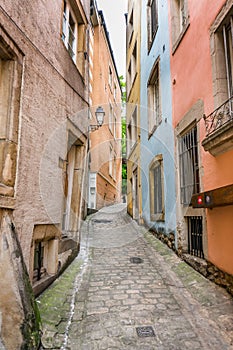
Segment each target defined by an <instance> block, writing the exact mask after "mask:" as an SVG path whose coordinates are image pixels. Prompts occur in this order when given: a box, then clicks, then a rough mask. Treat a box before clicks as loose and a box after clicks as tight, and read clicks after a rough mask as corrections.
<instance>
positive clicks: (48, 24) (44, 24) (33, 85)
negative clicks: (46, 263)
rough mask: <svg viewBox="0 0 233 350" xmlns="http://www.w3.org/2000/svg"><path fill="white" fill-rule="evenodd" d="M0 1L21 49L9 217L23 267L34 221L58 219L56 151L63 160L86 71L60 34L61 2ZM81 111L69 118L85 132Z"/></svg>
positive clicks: (83, 98)
mask: <svg viewBox="0 0 233 350" xmlns="http://www.w3.org/2000/svg"><path fill="white" fill-rule="evenodd" d="M1 6H2V7H1V9H0V21H1V24H2V26H3V28H4V29H5V30H6V31H7V34H8V35H9V37H10V38H11V40H12V41H13V42H15V43H16V45H17V47H18V48H19V49H20V51H21V52H22V54H23V63H22V65H23V78H22V84H21V100H20V101H18V103H19V104H20V121H19V134H18V135H19V145H18V146H19V147H18V148H19V149H18V168H17V175H16V192H17V194H16V206H15V211H14V221H15V223H16V227H17V231H18V232H19V238H20V242H21V245H22V250H23V254H24V257H25V262H26V265H27V267H29V262H30V251H31V240H32V232H33V228H34V225H35V224H51V223H55V224H58V225H59V224H60V223H61V219H62V215H61V213H62V210H63V205H64V198H63V197H64V196H63V188H62V170H61V169H60V168H59V167H58V163H59V156H60V157H61V158H62V159H66V153H67V148H68V145H67V144H68V133H67V117H70V118H72V117H73V116H74V115H77V112H79V111H81V110H83V109H84V110H85V109H87V89H86V86H85V81H86V76H85V75H82V74H81V73H80V72H79V71H78V69H77V67H76V66H75V64H74V62H73V61H72V59H71V57H70V56H69V53H68V51H67V49H66V48H65V46H64V43H63V41H62V39H61V25H62V6H63V5H62V1H56V2H46V3H45V2H44V1H39V2H37V4H36V6H35V4H34V3H33V2H31V1H29V0H22V1H16V3H15V2H14V4H13V3H12V2H9V1H3V2H2V4H1ZM84 63H85V62H84ZM82 73H83V72H82ZM86 116H87V113H86V114H85V116H84V117H83V115H82V116H77V117H76V119H75V120H74V123H75V124H76V132H77V134H78V130H79V134H80V135H82V133H84V134H85V133H86V126H87V118H86ZM80 130H81V132H80ZM80 135H79V136H80ZM76 136H77V135H76ZM77 137H78V136H77ZM84 142H86V141H85V139H84ZM48 160H49V161H48ZM46 178H47V179H48V180H49V181H48V183H47V184H46ZM41 182H43V183H42V184H41ZM43 185H44V186H43ZM48 193H50V194H51V197H52V200H51V201H50V202H49V203H48V201H47V199H48V197H49V196H47V194H48ZM53 205H54V207H53Z"/></svg>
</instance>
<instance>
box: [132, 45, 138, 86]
mask: <svg viewBox="0 0 233 350" xmlns="http://www.w3.org/2000/svg"><path fill="white" fill-rule="evenodd" d="M131 64H132V80H134V78H135V75H136V72H137V41H136V43H135V45H134V49H133V54H132V58H131Z"/></svg>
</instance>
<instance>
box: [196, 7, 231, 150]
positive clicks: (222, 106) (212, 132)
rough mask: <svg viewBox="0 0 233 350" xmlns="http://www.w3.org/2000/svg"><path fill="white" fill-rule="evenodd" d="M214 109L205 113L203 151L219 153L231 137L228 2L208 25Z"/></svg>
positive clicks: (225, 147) (229, 11)
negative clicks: (209, 28)
mask: <svg viewBox="0 0 233 350" xmlns="http://www.w3.org/2000/svg"><path fill="white" fill-rule="evenodd" d="M210 33H211V36H210V40H211V43H210V45H211V47H212V51H211V52H212V68H213V86H214V100H215V110H214V111H213V112H212V113H210V114H209V115H208V116H207V117H206V116H205V117H204V119H205V125H206V138H205V139H204V140H203V142H202V145H203V147H204V149H205V151H208V152H210V153H211V154H212V155H213V156H218V155H220V154H222V153H225V152H227V151H229V150H231V149H232V147H233V145H232V137H233V128H232V126H233V46H232V45H233V6H232V3H231V2H227V3H226V6H225V5H224V6H223V8H222V10H221V11H220V12H219V14H218V16H217V17H216V19H215V21H214V23H213V25H212V27H211V31H210Z"/></svg>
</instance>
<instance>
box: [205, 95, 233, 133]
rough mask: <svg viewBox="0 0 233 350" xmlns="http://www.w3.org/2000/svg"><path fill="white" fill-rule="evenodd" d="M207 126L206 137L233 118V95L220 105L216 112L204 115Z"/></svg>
mask: <svg viewBox="0 0 233 350" xmlns="http://www.w3.org/2000/svg"><path fill="white" fill-rule="evenodd" d="M203 118H204V121H205V127H206V137H207V136H209V135H210V134H212V133H213V132H214V131H216V130H218V129H219V128H221V127H222V126H223V125H225V124H227V123H228V122H230V121H232V120H233V96H231V97H230V98H229V100H227V101H226V102H224V103H223V104H222V105H221V106H219V107H218V108H217V109H216V110H215V111H214V112H212V113H211V114H209V115H208V116H206V115H205V114H204V116H203Z"/></svg>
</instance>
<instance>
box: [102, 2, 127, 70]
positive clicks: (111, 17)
mask: <svg viewBox="0 0 233 350" xmlns="http://www.w3.org/2000/svg"><path fill="white" fill-rule="evenodd" d="M97 6H98V9H99V10H102V11H103V14H104V18H105V22H106V25H107V29H108V32H109V37H110V42H111V46H112V50H113V54H114V58H115V61H116V66H117V70H118V74H119V75H124V76H125V13H127V0H97Z"/></svg>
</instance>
